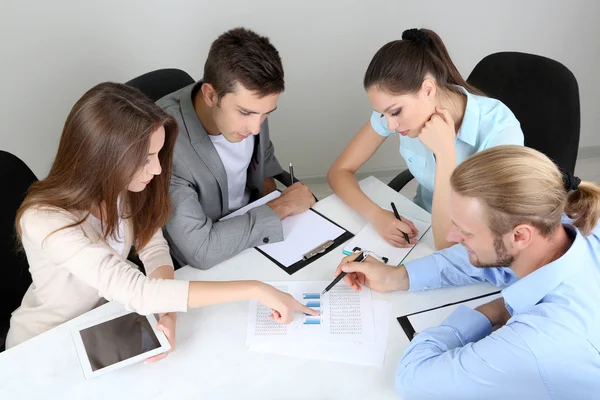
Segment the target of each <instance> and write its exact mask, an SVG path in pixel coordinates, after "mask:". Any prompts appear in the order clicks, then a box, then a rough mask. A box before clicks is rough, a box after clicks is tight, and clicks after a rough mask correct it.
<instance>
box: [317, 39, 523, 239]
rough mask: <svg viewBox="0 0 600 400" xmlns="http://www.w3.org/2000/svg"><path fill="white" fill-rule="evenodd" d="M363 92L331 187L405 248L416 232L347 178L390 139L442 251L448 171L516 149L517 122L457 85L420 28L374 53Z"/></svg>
mask: <svg viewBox="0 0 600 400" xmlns="http://www.w3.org/2000/svg"><path fill="white" fill-rule="evenodd" d="M364 87H365V90H366V91H367V96H368V97H369V102H370V103H371V106H372V107H373V110H374V111H373V113H372V114H371V119H370V121H368V122H367V123H366V124H365V125H364V126H363V127H362V129H361V130H360V131H359V132H358V133H357V134H356V135H355V136H354V138H353V139H352V141H351V142H350V143H349V144H348V146H347V147H346V148H345V149H344V151H343V153H342V154H341V155H340V157H339V158H338V159H337V160H336V161H335V163H334V164H333V165H332V166H331V168H330V170H329V173H328V178H329V184H330V185H331V188H332V189H333V190H334V192H335V193H336V194H337V195H338V196H339V197H340V198H341V199H342V200H344V201H345V202H346V203H347V204H348V205H349V206H350V207H352V208H353V209H355V210H356V211H358V212H359V213H360V214H361V215H362V216H363V217H365V218H366V219H367V220H368V221H369V222H370V223H371V224H372V225H373V226H374V227H375V229H376V230H377V232H378V233H379V234H380V235H381V237H382V238H384V239H385V240H386V241H388V242H389V243H391V244H392V245H394V246H397V247H409V246H411V245H413V244H414V243H415V240H416V239H415V236H416V235H417V230H416V228H415V226H414V225H413V224H412V222H410V221H409V220H408V219H405V218H403V219H402V221H399V220H397V219H396V218H395V216H394V214H393V213H392V212H391V211H388V210H384V209H382V208H381V207H379V206H378V205H377V204H375V203H374V202H373V201H371V200H370V199H369V198H368V197H367V196H366V195H365V194H364V193H363V192H362V191H361V190H360V187H359V186H358V182H357V180H356V178H355V176H354V175H355V173H356V171H357V170H358V169H359V168H360V167H362V166H363V165H364V163H366V162H367V161H368V160H369V158H371V156H372V155H373V154H375V152H376V151H377V149H378V148H379V147H380V146H381V145H382V144H383V142H384V141H385V139H386V138H387V137H388V136H390V135H396V134H397V135H398V136H399V138H400V155H401V156H402V158H403V159H404V161H405V162H406V165H407V166H408V169H409V170H410V172H411V173H412V174H413V176H414V177H415V179H416V180H417V182H418V183H419V187H418V189H417V194H416V196H415V198H414V202H415V203H416V204H417V205H419V206H420V207H422V208H424V209H425V210H427V211H429V212H430V213H431V214H432V216H431V220H432V230H433V236H434V240H435V246H436V247H437V248H438V249H440V248H444V247H447V246H449V245H450V243H449V242H448V241H447V240H446V235H447V233H448V231H449V230H450V227H451V226H452V223H451V221H450V213H449V204H450V200H449V197H450V175H452V171H454V168H455V167H456V166H457V165H458V164H460V163H461V162H462V161H464V160H465V159H466V158H467V157H469V156H471V155H473V154H475V153H477V152H480V151H482V150H485V149H488V148H490V147H493V146H497V145H501V144H516V145H523V132H522V131H521V127H520V124H519V121H517V119H516V118H515V116H514V115H513V113H512V112H511V111H510V110H509V109H508V107H506V106H505V105H504V104H502V102H500V101H498V100H495V99H492V98H489V97H485V96H484V95H483V94H482V93H481V92H480V91H479V90H477V89H476V88H474V87H473V86H471V85H470V84H469V83H467V82H466V81H465V80H464V79H463V78H462V76H461V75H460V73H459V72H458V69H457V68H456V66H455V65H454V63H453V62H452V59H451V58H450V55H449V54H448V51H447V50H446V46H445V45H444V43H443V42H442V39H441V38H440V37H439V36H438V35H437V34H436V33H435V32H433V31H431V30H428V29H408V30H406V31H404V32H403V33H402V40H394V41H392V42H389V43H387V44H386V45H385V46H383V47H382V48H381V49H379V51H377V53H376V54H375V56H374V57H373V59H372V60H371V63H370V64H369V67H368V68H367V71H366V73H365V78H364ZM403 232H404V233H407V234H408V236H409V240H410V243H407V242H406V240H405V239H404V235H403V234H402V233H403Z"/></svg>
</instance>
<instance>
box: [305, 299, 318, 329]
mask: <svg viewBox="0 0 600 400" xmlns="http://www.w3.org/2000/svg"><path fill="white" fill-rule="evenodd" d="M302 299H304V304H305V305H306V307H308V308H312V309H313V310H316V311H320V310H321V294H320V293H303V294H302ZM303 325H321V316H320V315H318V316H313V315H308V314H305V315H304V322H303Z"/></svg>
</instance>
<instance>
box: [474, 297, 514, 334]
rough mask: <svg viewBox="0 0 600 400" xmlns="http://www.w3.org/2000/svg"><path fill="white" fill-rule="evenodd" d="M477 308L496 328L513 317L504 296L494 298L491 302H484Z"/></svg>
mask: <svg viewBox="0 0 600 400" xmlns="http://www.w3.org/2000/svg"><path fill="white" fill-rule="evenodd" d="M475 310H476V311H479V312H480V313H482V314H483V315H485V316H486V317H487V319H489V320H490V323H491V324H492V328H493V329H494V330H496V329H498V328H500V327H502V326H504V325H505V324H506V322H507V321H508V320H509V319H510V317H511V315H510V313H509V312H508V310H507V309H506V305H505V304H504V298H503V297H500V298H497V299H496V300H492V301H490V302H489V303H486V304H482V305H480V306H479V307H477V308H476V309H475Z"/></svg>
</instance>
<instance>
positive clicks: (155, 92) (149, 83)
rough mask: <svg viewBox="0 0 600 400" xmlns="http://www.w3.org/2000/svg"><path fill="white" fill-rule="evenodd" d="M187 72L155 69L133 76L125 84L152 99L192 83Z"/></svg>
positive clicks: (192, 80) (155, 99)
mask: <svg viewBox="0 0 600 400" xmlns="http://www.w3.org/2000/svg"><path fill="white" fill-rule="evenodd" d="M194 82H195V81H194V78H192V77H191V76H190V75H189V74H188V73H187V72H185V71H182V70H180V69H175V68H165V69H157V70H156V71H152V72H148V73H145V74H144V75H140V76H138V77H137V78H133V79H131V80H130V81H128V82H125V84H126V85H128V86H131V87H134V88H136V89H138V90H140V91H141V92H142V93H144V94H145V95H146V96H148V97H150V98H151V99H152V101H157V100H159V99H160V98H162V97H164V96H166V95H168V94H169V93H173V92H175V91H177V90H179V89H182V88H184V87H186V86H187V85H191V84H192V83H194Z"/></svg>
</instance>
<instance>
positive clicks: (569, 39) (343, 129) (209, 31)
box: [0, 0, 600, 177]
mask: <svg viewBox="0 0 600 400" xmlns="http://www.w3.org/2000/svg"><path fill="white" fill-rule="evenodd" d="M599 15H600V2H597V1H594V0H588V1H586V0H569V1H567V0H563V1H559V0H552V1H551V0H529V1H526V0H503V1H501V2H499V1H496V2H487V1H480V0H460V1H459V0H453V1H441V0H440V1H414V0H413V1H404V0H390V1H386V0H369V1H366V0H365V1H357V0H354V1H348V0H321V1H311V0H305V1H298V2H291V1H282V0H271V1H269V0H252V1H244V0H240V1H225V0H212V1H199V0H191V1H183V0H168V1H167V0H164V1H149V0H136V1H133V0H127V1H125V0H86V1H78V0H53V1H44V0H40V1H37V2H36V1H27V0H22V1H18V0H14V1H10V0H0V51H1V55H0V57H1V58H0V60H1V61H0V82H1V84H0V87H1V88H2V95H1V96H0V102H1V103H0V121H1V122H2V129H1V130H0V148H1V149H3V150H8V151H10V152H13V153H15V154H17V155H18V156H19V157H21V158H22V159H23V160H24V161H25V162H26V163H27V164H28V165H29V166H30V167H31V168H32V169H33V170H34V172H35V173H36V174H37V175H38V177H43V176H45V175H46V174H47V172H48V170H49V167H50V164H51V162H52V160H53V157H54V154H55V151H56V148H57V144H58V139H59V136H60V132H61V129H62V124H63V123H64V120H65V118H66V116H67V114H68V112H69V110H70V108H71V106H72V105H73V104H74V102H75V101H76V100H77V99H78V98H79V97H80V96H81V95H82V94H83V93H84V92H85V91H86V90H87V89H89V88H90V87H91V86H93V85H95V84H96V83H99V82H101V81H106V80H113V81H121V82H123V81H126V80H128V79H130V78H132V77H134V76H137V75H140V74H142V73H144V72H147V71H150V70H153V69H156V68H163V67H178V68H182V69H185V70H187V71H188V72H189V73H190V74H191V75H192V76H193V77H194V78H196V79H198V78H201V73H202V67H203V65H204V60H205V57H206V54H207V51H208V47H209V45H210V43H211V42H212V40H213V39H215V38H216V36H217V35H218V34H220V33H221V32H223V31H225V30H227V29H229V28H232V27H234V26H239V25H244V26H246V27H249V28H251V29H254V30H256V31H258V32H259V33H261V34H264V35H267V36H269V37H270V38H271V40H272V41H273V43H274V44H275V46H276V47H277V48H278V49H279V51H280V53H281V55H282V57H283V62H284V68H285V71H286V85H287V89H286V92H285V93H284V94H283V95H282V97H281V100H280V103H279V109H278V111H277V112H276V113H275V114H274V115H273V116H272V118H271V127H272V132H273V135H272V136H273V141H274V143H275V145H276V148H277V154H278V157H279V159H280V161H281V162H282V164H284V165H287V162H288V161H289V160H291V161H293V162H294V166H295V169H296V174H297V175H298V176H300V177H309V176H312V177H314V176H323V175H325V174H326V172H327V169H328V167H329V166H330V165H331V163H332V162H333V160H334V159H335V158H336V157H337V156H338V154H339V153H340V152H341V150H342V149H343V147H344V146H345V144H346V143H347V142H348V141H349V140H350V138H351V137H352V136H353V134H354V133H355V132H356V130H358V129H359V128H360V127H361V126H362V125H363V124H364V123H365V122H366V121H367V118H368V116H369V112H370V109H369V106H368V102H367V99H366V96H365V94H364V91H363V88H362V77H363V73H364V71H365V69H366V67H367V65H368V63H369V61H370V59H371V57H372V55H373V54H374V53H375V51H377V49H378V48H379V47H381V46H382V45H383V44H384V43H386V42H387V41H390V40H393V39H398V38H400V35H401V33H402V31H403V30H404V29H406V28H412V27H428V28H431V29H433V30H435V31H437V32H438V33H439V34H440V35H441V37H442V39H443V40H444V41H445V42H446V45H447V47H448V49H449V51H450V53H451V56H452V57H453V59H454V60H455V62H456V64H457V66H458V68H459V70H460V71H461V72H462V73H463V75H465V76H466V75H468V74H469V72H470V71H471V69H472V68H473V67H474V66H475V64H476V63H477V62H478V61H479V60H480V59H481V58H482V57H484V56H485V55H487V54H489V53H492V52H496V51H502V50H517V51H524V52H531V53H537V54H542V55H545V56H548V57H551V58H554V59H556V60H558V61H560V62H562V63H564V64H565V65H566V66H568V67H569V68H570V69H571V70H572V71H573V72H574V74H575V76H576V77H577V78H578V80H579V85H580V92H581V106H582V110H581V111H582V132H581V143H580V144H581V146H599V145H600V135H599V134H598V133H597V132H598V131H597V127H598V126H600V113H598V112H597V109H598V107H599V106H600V104H599V101H598V99H597V96H598V93H600V80H599V79H598V71H599V70H600V46H599V44H600V28H599V27H598V23H597V18H598V16H599ZM545 117H546V118H551V117H552V116H550V115H548V116H545ZM397 146H398V143H397V139H395V138H394V139H389V140H388V142H387V143H385V144H384V146H382V149H380V151H379V152H378V153H377V154H376V155H375V156H374V157H373V159H372V160H371V161H370V162H369V163H368V164H367V165H366V166H365V168H364V169H363V171H377V170H389V169H393V168H399V167H400V165H402V162H401V161H400V156H399V155H398V152H397V150H398V149H397Z"/></svg>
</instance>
